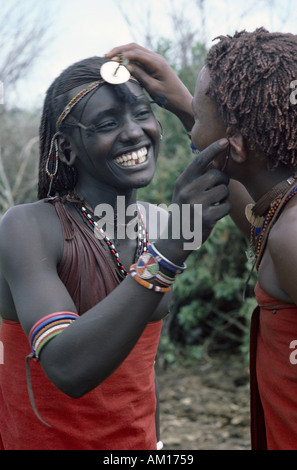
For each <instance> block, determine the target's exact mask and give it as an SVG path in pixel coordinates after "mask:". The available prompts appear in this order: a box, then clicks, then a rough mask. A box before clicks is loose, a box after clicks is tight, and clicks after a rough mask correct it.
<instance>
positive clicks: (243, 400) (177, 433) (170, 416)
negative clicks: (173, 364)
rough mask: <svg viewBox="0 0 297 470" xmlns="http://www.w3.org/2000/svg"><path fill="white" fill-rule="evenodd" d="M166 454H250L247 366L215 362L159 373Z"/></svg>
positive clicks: (230, 360) (229, 361)
mask: <svg viewBox="0 0 297 470" xmlns="http://www.w3.org/2000/svg"><path fill="white" fill-rule="evenodd" d="M157 376H158V384H159V395H160V408H161V409H160V421H161V423H160V426H161V439H162V441H163V443H164V450H181V449H182V450H249V449H250V431H249V382H248V365H247V364H245V363H244V362H243V361H242V360H241V359H240V358H239V357H238V356H230V357H229V356H227V357H224V358H222V357H220V358H219V357H215V358H209V359H208V360H206V361H203V362H199V363H197V364H195V365H191V366H189V365H188V366H187V365H186V366H179V367H178V368H177V369H176V370H171V369H167V370H159V369H158V368H157Z"/></svg>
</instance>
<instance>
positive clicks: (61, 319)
mask: <svg viewBox="0 0 297 470" xmlns="http://www.w3.org/2000/svg"><path fill="white" fill-rule="evenodd" d="M77 318H79V315H77V314H76V313H73V312H55V313H51V314H49V315H46V316H45V317H43V318H41V319H40V320H39V321H38V322H36V323H35V324H34V325H33V327H32V328H31V330H30V333H29V342H30V345H31V348H32V351H33V356H34V357H35V358H36V359H39V356H40V351H41V350H42V348H43V347H44V346H45V345H46V344H47V343H48V342H49V341H50V340H51V339H52V338H54V337H55V336H57V335H58V334H60V333H62V331H63V330H64V329H65V328H67V326H69V325H71V323H73V321H74V320H76V319H77Z"/></svg>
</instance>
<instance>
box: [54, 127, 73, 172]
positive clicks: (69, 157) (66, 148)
mask: <svg viewBox="0 0 297 470" xmlns="http://www.w3.org/2000/svg"><path fill="white" fill-rule="evenodd" d="M58 146H59V159H60V160H61V162H63V163H65V164H66V165H68V166H72V165H74V162H75V160H76V152H74V150H73V148H72V146H71V143H70V142H69V140H68V139H67V138H66V137H64V136H63V135H62V134H61V135H59V137H58Z"/></svg>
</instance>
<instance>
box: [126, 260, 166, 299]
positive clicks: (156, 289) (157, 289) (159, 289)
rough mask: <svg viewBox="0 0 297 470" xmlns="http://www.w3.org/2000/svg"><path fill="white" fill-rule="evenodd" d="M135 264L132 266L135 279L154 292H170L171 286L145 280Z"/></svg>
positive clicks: (131, 270) (131, 273)
mask: <svg viewBox="0 0 297 470" xmlns="http://www.w3.org/2000/svg"><path fill="white" fill-rule="evenodd" d="M134 266H135V265H132V266H131V268H130V275H131V276H132V277H133V279H134V280H135V281H136V282H138V284H140V285H141V286H143V287H145V288H146V289H149V290H152V291H154V292H160V293H165V292H170V290H171V287H161V286H156V285H154V284H151V283H150V282H147V281H145V280H144V279H142V278H141V277H140V276H138V274H137V272H136V270H135V268H134Z"/></svg>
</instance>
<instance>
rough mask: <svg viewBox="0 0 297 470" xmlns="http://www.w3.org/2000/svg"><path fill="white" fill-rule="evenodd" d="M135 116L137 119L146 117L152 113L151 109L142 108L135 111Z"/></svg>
mask: <svg viewBox="0 0 297 470" xmlns="http://www.w3.org/2000/svg"><path fill="white" fill-rule="evenodd" d="M134 114H135V117H136V119H139V120H145V119H148V118H149V117H150V116H151V115H152V110H151V109H150V108H142V109H139V110H137V111H135V113H134Z"/></svg>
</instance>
